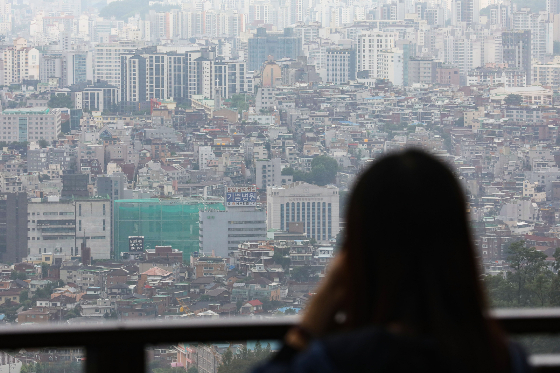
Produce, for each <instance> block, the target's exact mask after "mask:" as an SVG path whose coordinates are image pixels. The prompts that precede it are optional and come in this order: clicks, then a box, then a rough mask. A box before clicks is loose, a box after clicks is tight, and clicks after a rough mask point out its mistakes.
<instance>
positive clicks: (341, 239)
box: [334, 230, 344, 251]
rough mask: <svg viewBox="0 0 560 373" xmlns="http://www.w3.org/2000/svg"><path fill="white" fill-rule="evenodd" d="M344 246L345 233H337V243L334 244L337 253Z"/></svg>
mask: <svg viewBox="0 0 560 373" xmlns="http://www.w3.org/2000/svg"><path fill="white" fill-rule="evenodd" d="M343 245H344V231H343V230H342V231H340V232H338V233H337V235H336V243H335V244H334V249H335V250H336V251H339V250H340V249H342V246H343Z"/></svg>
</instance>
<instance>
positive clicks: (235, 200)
mask: <svg viewBox="0 0 560 373" xmlns="http://www.w3.org/2000/svg"><path fill="white" fill-rule="evenodd" d="M256 205H257V187H256V186H250V187H227V189H226V206H228V207H230V206H256Z"/></svg>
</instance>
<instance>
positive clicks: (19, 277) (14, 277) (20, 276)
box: [10, 271, 27, 280]
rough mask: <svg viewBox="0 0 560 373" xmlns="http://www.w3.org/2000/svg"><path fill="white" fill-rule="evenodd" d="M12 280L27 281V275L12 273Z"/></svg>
mask: <svg viewBox="0 0 560 373" xmlns="http://www.w3.org/2000/svg"><path fill="white" fill-rule="evenodd" d="M10 279H12V280H27V275H26V274H25V272H18V271H12V273H11V274H10Z"/></svg>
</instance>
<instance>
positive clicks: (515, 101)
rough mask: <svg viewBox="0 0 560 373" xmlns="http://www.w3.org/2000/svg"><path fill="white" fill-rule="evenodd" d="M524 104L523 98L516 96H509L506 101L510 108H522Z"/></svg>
mask: <svg viewBox="0 0 560 373" xmlns="http://www.w3.org/2000/svg"><path fill="white" fill-rule="evenodd" d="M522 102H523V97H521V96H520V95H515V94H509V95H507V96H506V98H505V99H504V103H505V104H506V105H510V106H520V105H521V103H522Z"/></svg>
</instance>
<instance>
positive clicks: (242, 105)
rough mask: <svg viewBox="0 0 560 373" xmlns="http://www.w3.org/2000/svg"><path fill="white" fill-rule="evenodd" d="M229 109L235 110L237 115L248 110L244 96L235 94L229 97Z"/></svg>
mask: <svg viewBox="0 0 560 373" xmlns="http://www.w3.org/2000/svg"><path fill="white" fill-rule="evenodd" d="M231 107H232V108H235V109H237V111H238V112H239V113H242V112H244V111H246V110H249V103H248V102H247V96H246V95H245V94H237V95H233V96H232V97H231Z"/></svg>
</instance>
